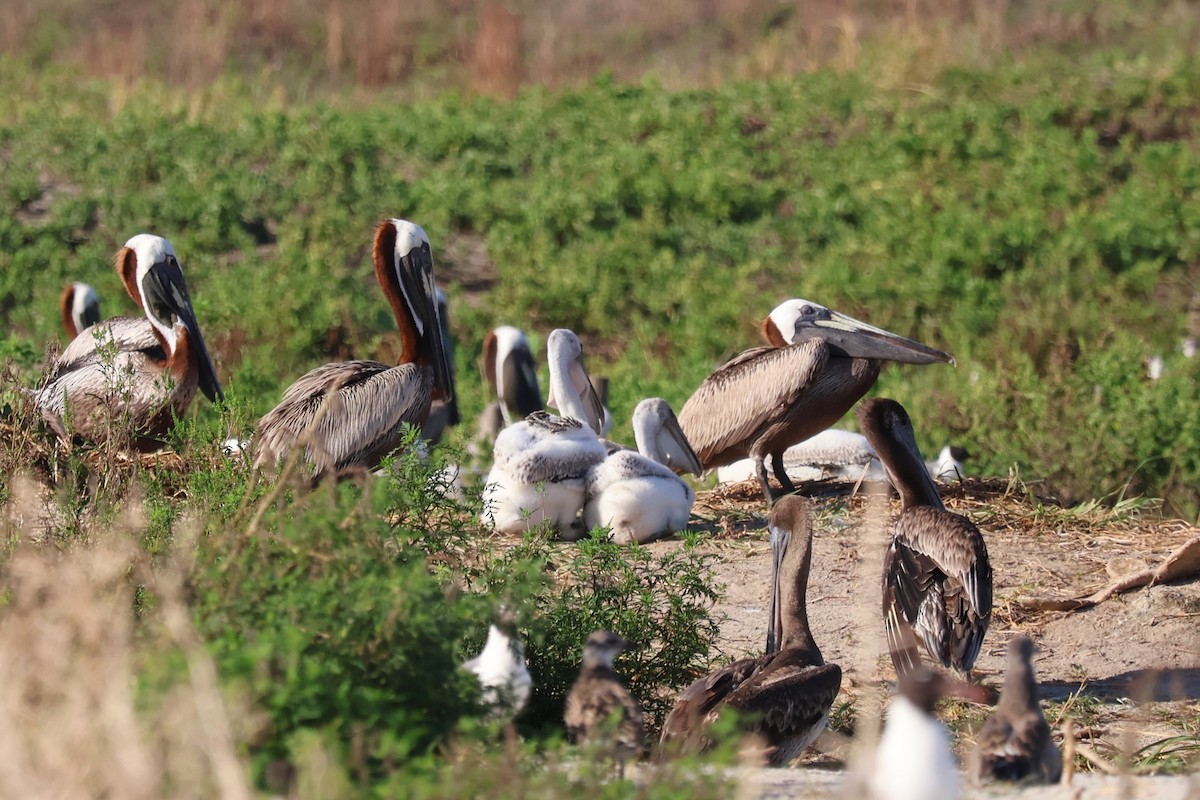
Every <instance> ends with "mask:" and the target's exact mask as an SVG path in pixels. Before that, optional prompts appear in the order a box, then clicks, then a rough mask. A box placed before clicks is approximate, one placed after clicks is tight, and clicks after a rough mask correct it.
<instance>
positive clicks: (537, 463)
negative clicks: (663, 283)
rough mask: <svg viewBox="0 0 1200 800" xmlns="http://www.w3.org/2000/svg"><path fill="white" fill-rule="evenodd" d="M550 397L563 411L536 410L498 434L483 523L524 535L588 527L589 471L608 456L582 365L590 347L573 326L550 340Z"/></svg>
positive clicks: (565, 533)
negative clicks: (584, 513) (584, 519)
mask: <svg viewBox="0 0 1200 800" xmlns="http://www.w3.org/2000/svg"><path fill="white" fill-rule="evenodd" d="M547 349H548V351H549V360H550V395H551V397H552V398H556V399H557V403H558V408H559V410H560V411H562V413H563V416H561V417H560V416H555V415H553V414H548V413H547V412H545V411H535V412H534V413H532V414H530V415H529V416H528V417H526V418H525V419H524V420H522V421H520V422H517V423H515V424H513V425H509V426H508V427H507V428H505V429H504V430H502V431H501V432H500V434H499V435H498V436H497V437H496V445H495V447H494V448H493V450H492V452H493V456H494V458H495V462H494V463H493V465H492V469H491V471H490V472H489V473H488V476H487V478H486V480H485V482H484V490H483V513H482V515H481V517H482V520H483V522H484V523H485V524H486V525H488V526H489V527H491V528H494V529H496V530H497V531H499V532H500V533H520V532H522V531H526V530H529V529H530V528H533V527H536V526H538V525H541V524H542V523H543V522H550V523H551V524H553V526H554V527H555V529H556V530H557V531H558V535H559V537H560V538H563V539H569V540H575V539H579V538H581V537H582V536H583V535H584V534H586V533H587V531H586V530H585V529H584V527H583V525H582V523H580V522H579V521H578V519H577V517H578V516H579V511H580V510H581V509H582V508H583V504H584V501H585V499H586V496H587V495H586V491H587V474H588V470H589V469H591V468H592V467H593V466H595V465H596V464H599V463H600V462H602V461H603V460H604V459H605V457H606V456H607V455H608V452H607V450H605V447H604V445H603V444H602V443H601V441H600V439H599V438H598V437H597V436H596V431H597V430H598V429H599V427H600V420H601V419H602V418H603V407H602V406H601V405H600V399H599V397H598V396H597V395H596V392H595V391H594V390H593V388H592V383H591V380H590V379H589V378H588V374H587V369H586V368H585V367H584V364H583V345H582V343H580V341H579V337H578V336H576V335H575V334H574V333H573V332H571V331H569V330H567V329H566V328H559V329H557V330H555V331H553V332H551V334H550V336H549V338H548V339H547Z"/></svg>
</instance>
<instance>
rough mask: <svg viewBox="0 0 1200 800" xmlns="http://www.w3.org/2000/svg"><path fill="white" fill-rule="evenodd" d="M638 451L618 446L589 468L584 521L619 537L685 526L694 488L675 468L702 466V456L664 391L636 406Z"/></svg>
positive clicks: (645, 536)
mask: <svg viewBox="0 0 1200 800" xmlns="http://www.w3.org/2000/svg"><path fill="white" fill-rule="evenodd" d="M633 436H634V439H635V440H636V441H637V446H638V449H637V452H633V451H631V450H618V451H617V452H615V453H612V454H610V455H609V456H608V458H606V459H604V461H602V462H601V463H599V464H597V465H596V466H594V467H592V468H591V470H590V471H589V472H588V483H587V502H586V504H585V505H584V507H583V522H584V525H585V526H587V528H588V529H589V530H590V529H592V528H596V527H600V526H604V527H608V528H610V529H611V530H612V533H613V540H614V541H617V542H630V541H634V542H643V543H644V542H649V541H653V540H654V539H656V538H658V537H659V536H663V535H665V534H670V533H674V532H675V531H678V530H682V529H683V528H685V527H686V526H687V523H688V518H689V517H690V516H691V513H692V503H694V502H695V501H696V492H695V490H693V489H692V487H691V486H689V485H688V484H687V482H686V481H684V480H683V479H682V478H680V477H679V476H678V475H676V474H675V472H674V470H679V471H680V472H691V473H692V474H694V475H696V476H699V475H700V473H701V472H703V468H702V467H701V466H700V460H699V459H698V458H696V454H695V453H694V452H692V448H691V445H689V444H688V442H687V439H686V438H685V437H684V435H683V431H682V430H681V429H680V427H679V421H678V420H677V419H676V418H675V412H673V411H672V410H671V406H669V405H668V404H667V401H666V400H663V399H662V398H661V397H650V398H647V399H645V400H643V401H642V402H640V403H638V404H637V408H635V409H634V411H633Z"/></svg>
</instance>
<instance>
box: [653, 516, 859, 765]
mask: <svg viewBox="0 0 1200 800" xmlns="http://www.w3.org/2000/svg"><path fill="white" fill-rule="evenodd" d="M767 524H768V528H769V529H770V531H771V549H772V551H773V552H774V556H775V557H774V563H773V567H772V570H771V612H770V614H771V617H770V623H769V628H768V632H767V652H766V654H765V655H763V656H760V657H758V658H744V659H742V660H740V661H735V662H733V663H732V664H730V665H729V666H727V667H725V668H723V669H719V670H717V671H716V672H712V673H710V674H708V675H707V676H705V677H703V678H700V679H698V680H696V681H695V682H694V683H692V685H690V686H688V687H687V688H686V689H684V690H683V692H682V693H681V694H680V695H679V699H678V700H677V701H676V702H675V707H674V708H673V709H671V713H670V714H668V715H667V719H666V722H665V723H664V724H663V730H662V743H663V744H664V745H670V744H671V743H673V742H675V743H677V744H676V746H677V747H678V748H679V749H680V750H681V751H683V752H685V753H687V752H698V751H700V750H703V749H705V748H706V747H708V746H709V745H710V744H711V742H710V741H709V739H708V736H707V728H708V726H709V725H711V724H712V723H713V722H714V721H715V720H716V719H717V717H718V715H719V714H720V712H721V709H722V708H733V709H736V710H737V711H738V712H739V713H741V714H744V715H745V718H746V723H747V732H750V733H754V734H757V735H758V737H760V738H761V739H762V741H763V744H764V745H765V746H766V748H767V750H766V753H765V760H766V762H767V763H768V764H770V765H772V766H783V765H785V764H787V763H788V762H789V761H791V760H792V759H793V758H795V757H796V756H797V755H799V753H800V752H801V751H802V750H804V748H806V747H808V746H809V745H810V744H812V743H813V742H814V741H816V738H817V736H819V735H820V733H821V731H822V730H824V729H825V725H826V723H827V722H828V721H829V710H830V708H832V706H833V701H834V698H836V697H837V693H838V690H839V689H840V688H841V685H842V670H841V668H840V667H839V666H837V665H836V664H826V663H825V659H824V658H822V657H821V651H820V649H819V648H818V647H817V643H816V642H815V641H813V637H812V631H811V629H810V628H809V625H808V609H807V604H806V593H807V589H808V573H809V567H810V565H811V559H812V519H811V514H810V512H809V504H808V500H806V499H804V498H802V497H798V496H796V495H789V496H785V497H781V498H780V499H779V501H778V502H777V503H776V504H775V507H774V508H772V509H771V516H770V518H769V521H768V523H767Z"/></svg>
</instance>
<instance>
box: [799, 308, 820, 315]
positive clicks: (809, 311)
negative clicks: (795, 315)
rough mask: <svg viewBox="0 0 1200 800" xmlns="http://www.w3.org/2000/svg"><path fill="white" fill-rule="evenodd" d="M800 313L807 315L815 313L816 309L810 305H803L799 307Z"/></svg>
mask: <svg viewBox="0 0 1200 800" xmlns="http://www.w3.org/2000/svg"><path fill="white" fill-rule="evenodd" d="M800 313H801V314H803V315H804V316H806V317H807V316H808V315H809V314H815V313H817V310H816V309H815V308H813V307H812V306H805V307H804V308H802V309H800Z"/></svg>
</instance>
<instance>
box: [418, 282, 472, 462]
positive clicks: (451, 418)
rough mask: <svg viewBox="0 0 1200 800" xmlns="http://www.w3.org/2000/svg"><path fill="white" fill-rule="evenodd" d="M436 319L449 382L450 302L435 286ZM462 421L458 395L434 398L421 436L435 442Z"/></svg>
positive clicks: (451, 365) (451, 355) (452, 375)
mask: <svg viewBox="0 0 1200 800" xmlns="http://www.w3.org/2000/svg"><path fill="white" fill-rule="evenodd" d="M437 307H438V320H439V321H440V323H441V331H442V352H444V353H445V354H446V366H448V367H449V368H450V382H451V383H453V382H454V380H455V372H454V336H453V334H451V333H450V302H449V300H448V299H447V297H446V293H445V292H443V291H442V287H440V286H439V287H437ZM461 421H462V417H461V416H460V415H459V412H458V397H457V396H455V397H451V398H450V399H449V400H441V399H435V400H434V401H433V402H432V403H430V404H429V416H428V417H426V418H425V422H424V424H423V425H421V438H422V439H424V440H426V441H427V442H431V443H433V444H437V443H438V442H439V441H441V438H442V436H443V435H445V433H446V429H447V428H450V427H453V426H455V425H457V424H458V423H459V422H461Z"/></svg>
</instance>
